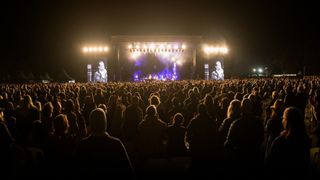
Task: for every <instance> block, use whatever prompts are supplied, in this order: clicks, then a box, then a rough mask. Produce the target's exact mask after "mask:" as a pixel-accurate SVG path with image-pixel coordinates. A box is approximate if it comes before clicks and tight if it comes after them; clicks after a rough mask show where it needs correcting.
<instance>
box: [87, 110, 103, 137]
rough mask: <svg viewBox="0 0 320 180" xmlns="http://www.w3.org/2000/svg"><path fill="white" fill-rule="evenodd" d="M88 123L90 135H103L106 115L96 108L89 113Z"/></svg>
mask: <svg viewBox="0 0 320 180" xmlns="http://www.w3.org/2000/svg"><path fill="white" fill-rule="evenodd" d="M89 122H90V127H91V131H92V133H104V132H105V131H106V128H107V117H106V113H105V112H104V110H103V109H101V108H96V109H94V110H92V111H91V112H90V115H89Z"/></svg>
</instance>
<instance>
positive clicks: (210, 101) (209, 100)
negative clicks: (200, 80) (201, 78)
mask: <svg viewBox="0 0 320 180" xmlns="http://www.w3.org/2000/svg"><path fill="white" fill-rule="evenodd" d="M204 103H205V104H206V105H209V104H213V98H212V96H211V95H210V94H206V96H205V98H204Z"/></svg>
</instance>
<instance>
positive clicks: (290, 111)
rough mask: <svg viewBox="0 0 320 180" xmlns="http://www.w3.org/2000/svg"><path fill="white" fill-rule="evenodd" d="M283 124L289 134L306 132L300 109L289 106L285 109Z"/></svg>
mask: <svg viewBox="0 0 320 180" xmlns="http://www.w3.org/2000/svg"><path fill="white" fill-rule="evenodd" d="M282 125H283V127H284V129H285V130H286V131H287V132H288V134H289V135H298V134H305V132H306V129H305V124H304V121H303V118H302V114H301V112H300V110H299V109H298V108H296V107H288V108H286V109H285V110H284V113H283V118H282Z"/></svg>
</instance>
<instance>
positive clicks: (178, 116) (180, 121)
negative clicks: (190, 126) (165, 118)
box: [172, 113, 184, 125]
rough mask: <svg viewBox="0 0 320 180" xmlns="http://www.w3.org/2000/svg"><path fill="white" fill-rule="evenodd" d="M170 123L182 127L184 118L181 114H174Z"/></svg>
mask: <svg viewBox="0 0 320 180" xmlns="http://www.w3.org/2000/svg"><path fill="white" fill-rule="evenodd" d="M172 121H173V124H174V125H182V124H183V122H184V117H183V115H182V114H181V113H176V114H175V115H174V117H173V120H172Z"/></svg>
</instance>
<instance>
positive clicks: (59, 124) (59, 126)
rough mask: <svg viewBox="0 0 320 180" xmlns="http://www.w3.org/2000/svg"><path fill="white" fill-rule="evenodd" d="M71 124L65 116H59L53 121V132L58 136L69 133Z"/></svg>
mask: <svg viewBox="0 0 320 180" xmlns="http://www.w3.org/2000/svg"><path fill="white" fill-rule="evenodd" d="M68 129H69V122H68V118H67V116H66V115H64V114H59V115H58V116H56V117H55V118H54V120H53V130H54V132H55V133H56V134H65V133H67V132H68Z"/></svg>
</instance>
